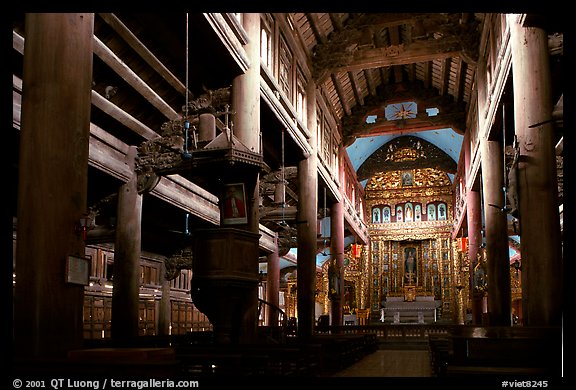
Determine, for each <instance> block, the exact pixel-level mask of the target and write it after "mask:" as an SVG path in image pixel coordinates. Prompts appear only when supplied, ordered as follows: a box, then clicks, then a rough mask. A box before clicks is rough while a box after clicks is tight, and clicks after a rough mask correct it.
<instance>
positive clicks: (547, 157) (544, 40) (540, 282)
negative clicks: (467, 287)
mask: <svg viewBox="0 0 576 390" xmlns="http://www.w3.org/2000/svg"><path fill="white" fill-rule="evenodd" d="M518 18H519V16H518V15H508V22H509V24H510V44H511V48H512V77H513V90H514V121H515V129H516V135H517V137H518V143H519V147H520V158H519V162H518V202H519V212H520V214H519V220H520V250H521V253H522V306H523V308H522V313H523V316H524V324H525V325H530V326H559V325H561V321H562V289H563V287H562V281H563V276H562V251H561V242H560V222H559V211H558V187H557V177H556V157H555V153H554V146H555V145H554V128H553V125H552V123H551V118H552V107H553V104H552V94H551V87H552V86H551V76H550V66H549V53H548V36H547V34H546V31H545V30H543V29H541V28H538V27H522V26H521V25H520V24H519V20H518Z"/></svg>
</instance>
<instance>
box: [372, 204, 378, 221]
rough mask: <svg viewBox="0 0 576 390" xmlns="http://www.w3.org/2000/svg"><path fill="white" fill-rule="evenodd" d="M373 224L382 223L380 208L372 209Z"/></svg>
mask: <svg viewBox="0 0 576 390" xmlns="http://www.w3.org/2000/svg"><path fill="white" fill-rule="evenodd" d="M372 223H380V207H374V208H372Z"/></svg>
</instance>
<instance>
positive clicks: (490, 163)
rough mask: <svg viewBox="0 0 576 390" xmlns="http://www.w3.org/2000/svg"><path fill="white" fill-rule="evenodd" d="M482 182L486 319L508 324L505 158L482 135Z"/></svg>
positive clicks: (493, 323) (497, 146)
mask: <svg viewBox="0 0 576 390" xmlns="http://www.w3.org/2000/svg"><path fill="white" fill-rule="evenodd" d="M480 144H481V147H482V184H483V188H484V216H485V220H486V262H487V274H488V321H489V325H491V326H510V324H511V318H512V296H511V288H510V257H509V255H508V224H507V219H506V215H507V214H506V212H505V211H503V210H502V208H503V206H504V203H505V201H504V190H503V188H504V173H503V171H504V161H503V149H502V144H501V143H500V142H498V141H490V140H485V139H481V140H480Z"/></svg>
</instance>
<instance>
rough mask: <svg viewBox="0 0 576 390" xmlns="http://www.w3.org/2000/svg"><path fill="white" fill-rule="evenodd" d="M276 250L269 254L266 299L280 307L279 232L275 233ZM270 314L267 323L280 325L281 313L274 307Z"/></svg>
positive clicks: (269, 311)
mask: <svg viewBox="0 0 576 390" xmlns="http://www.w3.org/2000/svg"><path fill="white" fill-rule="evenodd" d="M274 243H275V244H276V245H275V250H274V252H272V253H269V254H268V257H267V264H268V267H267V270H268V271H267V274H266V301H268V302H269V303H270V304H272V305H274V306H275V307H278V306H279V304H280V297H279V295H278V294H279V291H280V257H279V255H278V233H275V234H274ZM268 313H269V315H268V316H267V318H266V325H268V326H275V325H278V319H279V315H280V313H279V312H277V311H276V310H274V309H270V310H268Z"/></svg>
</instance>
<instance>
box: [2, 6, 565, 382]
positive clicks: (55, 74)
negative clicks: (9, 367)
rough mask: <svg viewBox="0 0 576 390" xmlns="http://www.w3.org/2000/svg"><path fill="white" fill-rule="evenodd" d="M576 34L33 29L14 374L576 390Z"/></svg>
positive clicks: (537, 27) (47, 18)
mask: <svg viewBox="0 0 576 390" xmlns="http://www.w3.org/2000/svg"><path fill="white" fill-rule="evenodd" d="M559 20H561V18H560V17H559V16H558V15H556V14H539V13H534V14H533V13H526V14H521V13H514V14H505V13H298V12H294V13H186V12H172V13H169V12H166V13H145V12H143V13H133V12H118V13H46V14H45V13H21V14H14V15H13V18H12V26H13V50H12V69H13V89H12V92H13V121H12V123H13V126H12V131H11V139H10V145H11V148H12V149H13V150H14V153H13V154H12V160H11V161H10V163H11V177H10V186H9V188H10V197H9V201H10V211H11V217H12V218H11V219H12V221H11V222H12V229H11V232H12V240H11V248H12V251H11V253H10V255H11V256H12V266H11V268H10V270H9V272H10V275H12V276H11V280H12V283H11V284H12V288H11V289H10V293H11V296H12V306H13V310H12V316H13V321H12V323H13V326H12V332H11V334H12V337H11V343H12V356H13V368H14V372H15V373H16V374H21V375H23V374H29V373H32V374H56V373H59V374H61V375H70V372H74V373H75V374H77V375H80V376H81V378H82V375H84V377H86V376H88V375H100V374H104V375H108V374H110V375H116V376H118V377H120V376H126V377H131V376H136V377H138V376H140V377H141V376H142V375H146V376H147V377H160V378H177V377H178V378H208V377H212V378H214V377H233V376H267V375H268V376H270V375H274V376H285V377H291V376H295V377H302V376H308V377H320V376H329V375H333V374H334V373H336V372H339V371H341V370H343V369H345V368H346V367H349V366H350V365H352V364H354V363H355V362H358V361H360V360H362V359H363V358H365V357H366V356H369V355H371V354H373V353H375V351H378V350H382V349H386V348H389V349H390V348H391V349H394V350H402V349H405V350H410V349H413V348H420V349H421V350H423V351H425V353H426V356H427V358H428V359H429V361H430V376H435V377H446V376H468V375H476V376H479V375H485V376H486V375H488V376H490V375H494V374H503V375H513V376H515V377H516V378H521V377H523V376H522V375H525V376H544V377H545V378H547V377H552V378H556V377H561V376H562V375H563V370H562V362H563V361H562V351H563V345H562V340H563V302H564V276H563V275H564V259H565V258H566V257H567V255H566V251H567V250H568V248H565V247H564V237H565V233H564V232H565V231H566V228H565V224H564V214H565V213H564V202H563V200H564V185H563V183H564V182H563V178H564V150H563V145H564V131H563V93H564V86H565V84H566V83H565V81H564V78H565V74H564V73H565V72H564V58H563V29H564V25H563V23H559V22H558V21H559ZM415 345H416V347H415Z"/></svg>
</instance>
